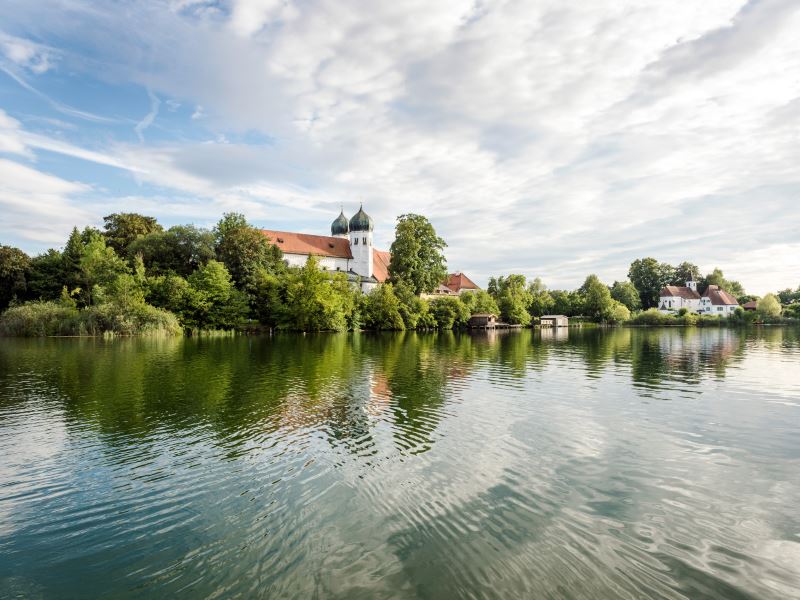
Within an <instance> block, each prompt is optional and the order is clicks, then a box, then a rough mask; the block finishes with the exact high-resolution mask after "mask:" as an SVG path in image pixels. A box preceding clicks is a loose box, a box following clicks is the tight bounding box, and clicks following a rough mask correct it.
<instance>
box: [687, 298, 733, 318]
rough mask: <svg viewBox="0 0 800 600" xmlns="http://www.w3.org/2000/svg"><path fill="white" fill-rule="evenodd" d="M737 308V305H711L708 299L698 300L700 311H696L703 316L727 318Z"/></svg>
mask: <svg viewBox="0 0 800 600" xmlns="http://www.w3.org/2000/svg"><path fill="white" fill-rule="evenodd" d="M737 308H739V305H738V304H712V303H711V299H710V298H701V299H700V309H699V310H698V311H697V312H699V313H702V314H704V315H717V316H720V317H727V316H728V315H731V314H733V313H734V312H735V311H736V309H737Z"/></svg>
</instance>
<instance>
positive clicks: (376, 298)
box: [364, 283, 406, 331]
mask: <svg viewBox="0 0 800 600" xmlns="http://www.w3.org/2000/svg"><path fill="white" fill-rule="evenodd" d="M364 325H366V327H367V328H368V329H374V330H377V331H386V330H389V331H391V330H394V331H400V330H403V329H405V328H406V326H405V323H404V322H403V316H402V315H401V314H400V300H399V299H398V298H397V296H395V294H394V289H393V287H392V284H391V283H387V284H385V285H379V286H378V287H376V288H375V289H374V290H372V291H371V292H370V293H369V294H367V296H366V298H365V299H364Z"/></svg>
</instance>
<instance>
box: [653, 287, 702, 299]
mask: <svg viewBox="0 0 800 600" xmlns="http://www.w3.org/2000/svg"><path fill="white" fill-rule="evenodd" d="M658 295H659V296H660V297H665V296H667V297H668V296H672V297H674V298H685V299H686V300H699V299H700V294H698V293H697V291H695V290H693V289H692V288H690V287H685V286H680V285H668V286H666V287H664V288H662V289H661V291H660V292H659V293H658Z"/></svg>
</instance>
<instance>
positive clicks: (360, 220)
mask: <svg viewBox="0 0 800 600" xmlns="http://www.w3.org/2000/svg"><path fill="white" fill-rule="evenodd" d="M342 216H343V215H342ZM337 220H338V219H337ZM372 227H373V224H372V217H370V216H369V215H368V214H367V213H365V212H364V207H363V206H362V207H361V208H359V209H358V212H357V213H356V214H354V215H353V218H352V219H350V226H349V230H350V252H352V254H353V271H355V272H356V273H358V274H359V275H361V276H362V277H371V276H372Z"/></svg>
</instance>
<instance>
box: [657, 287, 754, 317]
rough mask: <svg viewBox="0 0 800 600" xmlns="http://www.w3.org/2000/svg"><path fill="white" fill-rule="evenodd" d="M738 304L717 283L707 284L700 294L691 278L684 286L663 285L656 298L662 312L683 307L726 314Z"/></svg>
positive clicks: (701, 312) (710, 313) (700, 312)
mask: <svg viewBox="0 0 800 600" xmlns="http://www.w3.org/2000/svg"><path fill="white" fill-rule="evenodd" d="M738 306H739V303H738V302H737V301H736V298H734V297H733V296H731V295H730V294H729V293H728V292H726V291H725V290H723V289H722V288H720V287H719V286H718V285H709V286H708V287H707V288H706V290H705V291H704V292H703V293H702V295H701V294H700V293H699V292H698V291H697V282H696V281H694V280H693V279H690V280H689V281H687V282H686V285H685V286H678V285H667V286H664V287H663V288H662V289H661V292H659V299H658V309H659V310H660V311H661V312H664V313H670V312H677V311H679V310H680V309H682V308H685V309H686V310H687V311H689V312H694V313H698V314H708V315H718V316H727V315H729V314H731V313H733V311H735V310H736V309H737V308H738Z"/></svg>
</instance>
